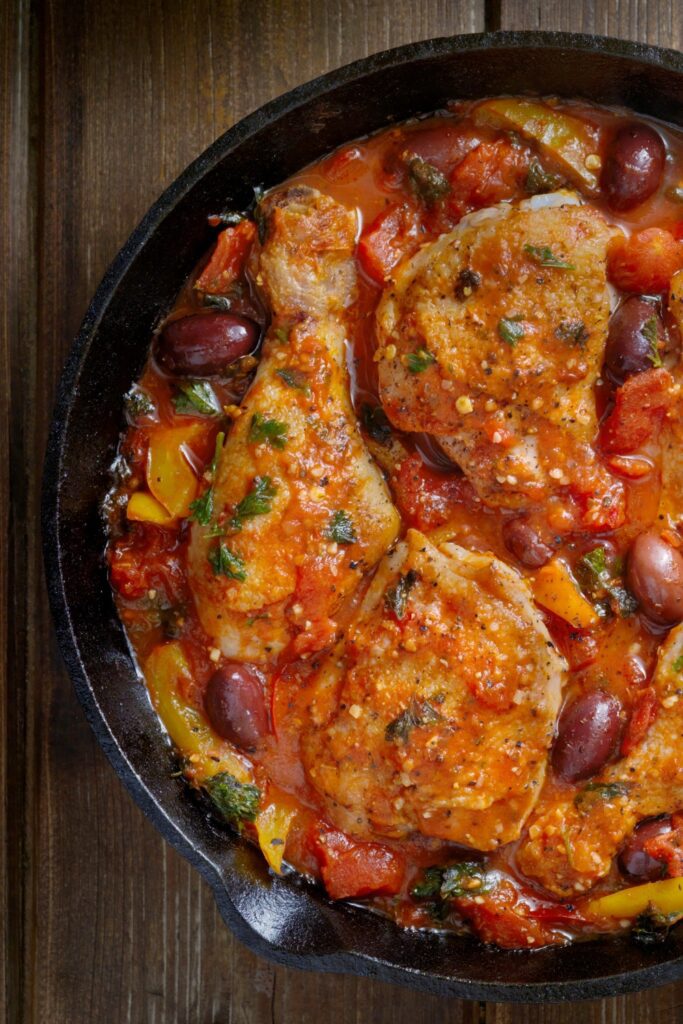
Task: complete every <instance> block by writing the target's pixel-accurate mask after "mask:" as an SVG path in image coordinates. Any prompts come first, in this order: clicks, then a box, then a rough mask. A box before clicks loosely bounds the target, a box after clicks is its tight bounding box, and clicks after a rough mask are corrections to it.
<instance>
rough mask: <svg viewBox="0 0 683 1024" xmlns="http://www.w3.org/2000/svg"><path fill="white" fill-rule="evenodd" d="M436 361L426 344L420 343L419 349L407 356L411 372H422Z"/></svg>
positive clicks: (407, 363)
mask: <svg viewBox="0 0 683 1024" xmlns="http://www.w3.org/2000/svg"><path fill="white" fill-rule="evenodd" d="M435 362H436V358H435V357H434V356H433V355H432V353H431V352H429V351H428V350H427V349H426V348H425V347H424V345H420V347H419V348H418V349H416V350H415V351H414V352H411V353H410V354H409V355H408V356H406V366H407V367H408V369H409V371H410V372H411V373H422V372H423V371H424V370H426V369H427V367H428V366H431V365H432V363H435Z"/></svg>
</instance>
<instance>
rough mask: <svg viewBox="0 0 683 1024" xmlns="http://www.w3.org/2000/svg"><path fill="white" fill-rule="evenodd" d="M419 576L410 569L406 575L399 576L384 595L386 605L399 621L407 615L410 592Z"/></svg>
mask: <svg viewBox="0 0 683 1024" xmlns="http://www.w3.org/2000/svg"><path fill="white" fill-rule="evenodd" d="M419 578H420V576H419V573H417V572H416V571H415V570H414V569H409V570H408V572H407V573H406V574H405V576H403V575H402V576H399V578H398V579H397V580H396V583H394V585H393V587H389V588H388V590H387V592H386V593H385V595H384V607H385V608H386V609H387V610H388V611H390V612H393V613H394V615H395V616H396V618H397V619H398V620H399V622H400V621H401V619H402V618H403V617H404V616H405V613H406V608H407V607H408V594H409V593H410V591H411V590H412V589H413V587H414V586H415V584H416V583H417V581H418V580H419Z"/></svg>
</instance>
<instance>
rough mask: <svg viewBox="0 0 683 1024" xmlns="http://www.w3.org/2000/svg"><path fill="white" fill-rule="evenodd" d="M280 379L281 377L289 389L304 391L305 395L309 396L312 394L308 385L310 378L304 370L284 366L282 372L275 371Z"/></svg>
mask: <svg viewBox="0 0 683 1024" xmlns="http://www.w3.org/2000/svg"><path fill="white" fill-rule="evenodd" d="M275 372H276V373H277V375H278V377H281V378H282V380H283V381H284V382H285V384H286V385H287V387H288V388H293V389H294V390H295V391H303V392H304V394H306V395H308V394H310V392H311V389H310V387H309V383H308V377H307V376H306V374H305V373H304V372H303V370H297V369H295V368H294V367H292V366H283V367H282V369H281V370H276V371H275Z"/></svg>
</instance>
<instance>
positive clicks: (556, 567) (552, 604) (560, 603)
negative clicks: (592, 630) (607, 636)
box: [533, 558, 600, 629]
mask: <svg viewBox="0 0 683 1024" xmlns="http://www.w3.org/2000/svg"><path fill="white" fill-rule="evenodd" d="M533 592H534V598H535V599H536V602H537V603H538V604H540V605H542V606H543V607H544V608H547V609H548V611H551V612H554V613H555V615H559V616H560V618H561V619H564V620H565V621H566V622H569V623H571V625H572V626H574V627H575V628H576V629H588V628H589V627H590V626H595V625H597V623H598V622H599V621H600V616H599V615H598V613H597V612H596V610H595V608H594V607H593V605H592V604H591V603H590V602H589V601H587V600H586V598H585V597H584V596H583V594H582V593H581V591H580V590H579V587H578V584H577V583H576V581H575V579H574V577H573V576H572V574H571V573H570V571H569V569H568V568H567V566H566V565H565V563H564V562H562V561H561V560H560V559H559V558H554V559H553V560H552V562H548V564H547V565H544V566H543V568H542V569H539V571H538V573H537V574H536V578H535V580H534V583H533Z"/></svg>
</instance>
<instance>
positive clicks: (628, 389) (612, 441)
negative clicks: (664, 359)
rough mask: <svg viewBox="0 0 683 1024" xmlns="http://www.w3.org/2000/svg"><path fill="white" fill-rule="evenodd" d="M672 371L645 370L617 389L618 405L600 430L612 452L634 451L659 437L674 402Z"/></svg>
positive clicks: (601, 439)
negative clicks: (663, 421) (672, 399)
mask: <svg viewBox="0 0 683 1024" xmlns="http://www.w3.org/2000/svg"><path fill="white" fill-rule="evenodd" d="M672 385H673V381H672V379H671V375H670V374H669V373H668V372H667V371H666V370H664V369H662V368H658V369H656V370H655V369H653V370H645V372H644V373H638V374H636V375H635V376H634V377H629V378H628V380H627V381H626V382H625V383H624V384H622V386H621V387H620V388H618V389H617V392H616V396H615V403H614V409H613V410H612V412H611V413H610V415H609V416H608V417H607V419H606V420H605V422H604V423H603V425H602V428H601V430H600V445H601V447H602V449H603V451H606V452H609V453H610V454H612V453H615V452H618V453H620V454H624V453H625V452H633V451H635V450H636V449H637V448H640V446H641V445H643V444H645V442H646V441H649V440H650V439H651V438H653V437H656V435H657V433H658V432H659V429H660V427H661V425H662V420H663V419H664V416H665V414H666V411H667V409H668V408H669V406H670V404H671V387H672Z"/></svg>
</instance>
